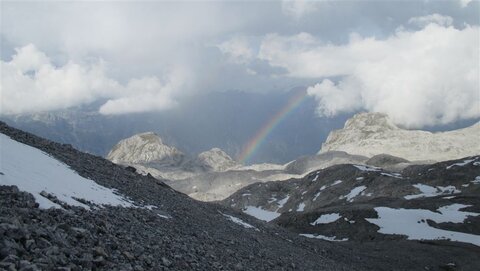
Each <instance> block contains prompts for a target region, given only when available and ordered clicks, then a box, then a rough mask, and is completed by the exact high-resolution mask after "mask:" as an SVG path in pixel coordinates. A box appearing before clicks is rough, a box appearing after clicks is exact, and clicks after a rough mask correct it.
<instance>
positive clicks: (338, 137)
mask: <svg viewBox="0 0 480 271" xmlns="http://www.w3.org/2000/svg"><path fill="white" fill-rule="evenodd" d="M479 139H480V123H476V124H474V125H472V126H470V127H467V128H464V129H459V130H453V131H447V132H437V133H431V132H428V131H421V130H405V129H401V128H399V127H397V126H396V125H395V124H394V123H393V122H392V120H390V118H389V117H388V116H387V115H385V114H381V113H360V114H357V115H355V116H353V117H352V118H351V119H349V120H347V122H346V123H345V126H344V128H343V129H340V130H336V131H333V132H330V134H329V136H328V138H327V140H326V141H325V143H323V144H322V148H321V150H320V151H319V153H324V152H329V151H345V152H347V153H350V154H356V155H363V156H367V157H372V156H374V155H377V154H384V153H386V154H390V155H393V156H398V157H402V158H404V159H407V160H410V161H437V162H439V161H445V160H451V159H459V158H462V157H466V156H472V155H477V154H479V153H480V145H479V144H478V142H479Z"/></svg>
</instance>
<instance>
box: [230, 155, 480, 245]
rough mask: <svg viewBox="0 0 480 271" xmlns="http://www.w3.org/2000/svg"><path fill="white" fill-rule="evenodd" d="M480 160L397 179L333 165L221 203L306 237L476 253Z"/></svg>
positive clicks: (420, 168)
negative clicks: (458, 247) (457, 247)
mask: <svg viewBox="0 0 480 271" xmlns="http://www.w3.org/2000/svg"><path fill="white" fill-rule="evenodd" d="M479 193H480V156H473V157H467V158H463V159H460V160H453V161H445V162H441V163H436V164H433V165H416V166H410V167H407V168H405V169H404V170H403V171H402V172H401V173H394V172H389V171H387V170H384V169H381V168H377V167H369V166H363V165H336V166H332V167H330V168H327V169H324V170H319V171H314V172H312V173H310V174H308V175H307V176H306V177H305V178H303V179H292V180H289V181H284V182H269V183H264V184H253V185H250V186H248V187H245V188H243V189H242V190H240V191H238V192H237V193H235V194H234V195H232V196H231V197H229V198H228V199H226V200H224V201H223V203H224V204H225V205H227V206H231V207H234V208H237V209H238V210H242V211H243V212H245V213H247V214H250V215H253V216H255V217H257V218H260V219H263V220H266V221H272V220H273V221H272V222H274V223H276V224H278V225H281V226H284V227H286V228H289V229H290V230H292V231H295V232H297V233H299V234H301V235H304V236H307V237H311V238H323V239H327V240H331V241H345V240H355V241H360V242H372V241H378V240H397V239H402V238H408V239H414V240H422V239H426V240H437V239H439V240H444V239H451V240H453V241H459V242H463V243H467V244H472V245H475V246H477V248H474V250H479V249H480V197H479Z"/></svg>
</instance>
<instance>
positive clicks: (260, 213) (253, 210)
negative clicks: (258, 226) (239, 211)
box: [243, 206, 280, 222]
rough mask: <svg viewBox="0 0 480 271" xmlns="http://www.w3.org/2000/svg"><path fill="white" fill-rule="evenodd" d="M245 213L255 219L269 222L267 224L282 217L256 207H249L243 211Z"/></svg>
mask: <svg viewBox="0 0 480 271" xmlns="http://www.w3.org/2000/svg"><path fill="white" fill-rule="evenodd" d="M243 212H244V213H246V214H248V215H251V216H253V217H256V218H257V219H260V220H263V221H267V222H269V221H272V220H274V219H275V218H277V217H279V216H280V213H277V212H272V211H268V210H265V209H262V208H260V207H255V206H247V207H246V208H245V209H244V210H243Z"/></svg>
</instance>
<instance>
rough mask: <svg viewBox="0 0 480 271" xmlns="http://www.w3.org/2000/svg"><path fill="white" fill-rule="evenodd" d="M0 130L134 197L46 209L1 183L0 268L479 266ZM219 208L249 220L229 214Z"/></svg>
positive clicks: (464, 255)
mask: <svg viewBox="0 0 480 271" xmlns="http://www.w3.org/2000/svg"><path fill="white" fill-rule="evenodd" d="M0 132H1V133H4V134H6V135H8V136H10V137H12V138H14V139H15V140H17V141H19V142H23V143H25V144H28V145H31V146H34V147H36V148H39V149H41V150H43V151H45V152H47V153H49V154H51V155H52V156H53V157H55V158H57V159H58V160H60V161H63V162H64V163H66V164H67V165H69V166H70V167H71V168H72V169H74V170H75V171H77V172H78V173H79V174H80V175H82V176H83V177H87V178H90V179H92V180H94V181H95V182H97V183H98V184H100V185H103V186H106V187H110V188H115V189H117V190H118V192H119V193H121V194H123V195H126V196H127V197H128V198H129V199H131V200H132V201H133V202H135V203H136V205H137V208H120V207H98V206H97V207H95V206H92V207H94V208H93V210H92V211H87V210H85V209H82V208H78V207H68V206H65V207H64V209H48V210H44V209H38V208H37V204H36V203H35V201H34V199H33V197H32V195H30V194H28V193H25V192H21V191H18V189H17V188H16V187H13V186H0V270H449V269H448V268H459V270H475V269H473V267H472V266H478V265H475V264H477V263H478V262H476V260H475V258H472V254H471V253H473V252H469V251H470V250H466V249H465V248H463V247H461V246H452V247H446V246H439V245H438V244H437V243H433V244H430V243H429V244H422V243H420V242H416V241H402V240H400V241H397V242H396V243H394V245H392V243H389V242H386V241H379V242H373V243H369V244H363V243H356V242H348V243H331V242H327V241H322V240H311V239H307V238H304V237H301V236H298V235H297V234H294V233H291V232H289V231H288V230H286V229H284V228H282V227H279V226H277V225H272V224H267V223H264V222H261V221H258V220H256V219H254V218H252V217H250V216H247V215H244V214H243V213H241V212H238V211H235V210H233V209H231V208H230V207H224V206H221V205H218V204H214V203H203V202H198V201H195V200H193V199H191V198H189V197H187V196H186V195H184V194H181V193H178V192H176V191H174V190H172V189H171V188H169V187H168V186H166V185H165V184H164V183H163V182H162V181H159V180H156V179H154V178H153V177H151V176H141V175H138V174H135V173H134V172H131V171H130V170H129V169H128V168H123V167H120V166H117V165H114V164H113V163H111V162H109V161H107V160H105V159H102V158H100V157H95V156H92V155H89V154H85V153H81V152H78V151H76V150H74V149H73V148H71V147H70V146H68V145H61V144H57V143H53V142H50V141H48V140H45V139H41V138H38V137H36V136H33V135H31V134H27V133H24V132H21V131H19V130H16V129H12V128H10V127H8V126H6V125H4V124H2V123H0ZM2 159H8V157H2ZM25 166H28V165H25ZM147 206H155V207H156V208H150V209H149V208H146V207H147ZM225 215H231V216H234V217H236V218H238V219H241V220H242V221H243V222H245V223H248V224H250V225H251V226H253V227H254V228H245V227H243V226H241V225H238V224H236V223H233V222H232V221H231V220H229V219H228V217H226V216H225ZM432 251H433V252H432ZM474 253H476V255H478V253H479V251H478V250H477V251H474ZM452 259H453V260H455V261H453V260H452ZM452 264H453V265H452ZM445 268H447V269H445Z"/></svg>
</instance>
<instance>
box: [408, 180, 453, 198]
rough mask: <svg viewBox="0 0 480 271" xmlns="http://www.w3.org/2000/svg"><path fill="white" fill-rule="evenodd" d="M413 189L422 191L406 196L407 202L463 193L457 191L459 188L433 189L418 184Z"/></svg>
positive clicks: (442, 187)
mask: <svg viewBox="0 0 480 271" xmlns="http://www.w3.org/2000/svg"><path fill="white" fill-rule="evenodd" d="M413 187H415V188H417V189H418V190H420V192H421V193H420V194H415V195H407V196H404V198H405V199H406V200H411V199H416V198H423V197H426V198H429V197H435V196H439V195H451V194H458V193H461V192H462V191H460V190H457V188H456V187H455V186H453V185H449V186H437V187H433V186H429V185H426V184H421V183H417V184H414V185H413Z"/></svg>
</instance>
